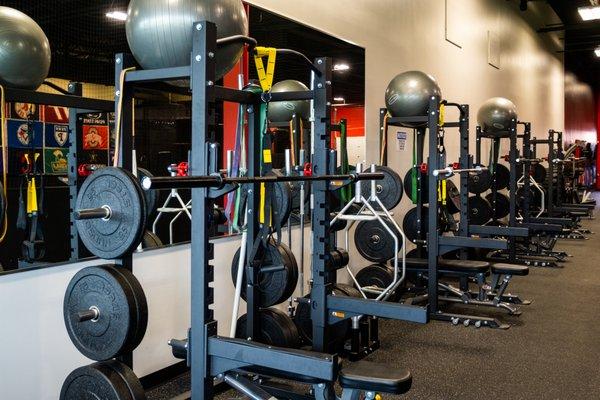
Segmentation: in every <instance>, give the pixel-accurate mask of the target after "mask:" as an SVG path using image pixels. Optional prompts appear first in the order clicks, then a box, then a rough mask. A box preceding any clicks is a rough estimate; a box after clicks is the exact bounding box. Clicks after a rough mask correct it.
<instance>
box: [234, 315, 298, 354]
mask: <svg viewBox="0 0 600 400" xmlns="http://www.w3.org/2000/svg"><path fill="white" fill-rule="evenodd" d="M259 318H260V328H261V334H262V340H260V342H262V343H264V344H268V345H271V346H277V347H287V348H292V349H294V348H298V347H300V341H301V339H300V333H299V332H298V328H297V327H296V324H294V321H292V319H291V318H290V317H289V316H288V315H287V314H286V313H284V312H283V311H280V310H278V309H275V308H263V309H261V310H260V311H259ZM246 323H247V314H244V315H242V316H241V317H240V318H238V320H237V326H236V330H235V337H237V338H240V339H247V332H246Z"/></svg>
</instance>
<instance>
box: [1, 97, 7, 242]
mask: <svg viewBox="0 0 600 400" xmlns="http://www.w3.org/2000/svg"><path fill="white" fill-rule="evenodd" d="M0 139H1V141H2V190H3V192H4V199H5V202H4V207H5V209H4V213H3V214H4V221H0V223H2V227H1V228H0V243H2V242H3V241H4V239H5V238H6V232H7V231H8V215H7V213H6V211H7V209H8V182H7V181H8V133H7V129H6V99H5V97H4V86H2V85H0Z"/></svg>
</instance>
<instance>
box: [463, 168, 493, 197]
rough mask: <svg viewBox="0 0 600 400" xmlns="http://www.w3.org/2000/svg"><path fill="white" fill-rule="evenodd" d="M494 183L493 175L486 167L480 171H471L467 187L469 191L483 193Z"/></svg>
mask: <svg viewBox="0 0 600 400" xmlns="http://www.w3.org/2000/svg"><path fill="white" fill-rule="evenodd" d="M491 185H492V175H491V173H490V171H489V170H487V169H484V170H481V171H480V172H471V173H469V179H468V184H467V187H468V188H469V193H475V194H479V193H483V192H485V191H486V190H489V188H490V187H491Z"/></svg>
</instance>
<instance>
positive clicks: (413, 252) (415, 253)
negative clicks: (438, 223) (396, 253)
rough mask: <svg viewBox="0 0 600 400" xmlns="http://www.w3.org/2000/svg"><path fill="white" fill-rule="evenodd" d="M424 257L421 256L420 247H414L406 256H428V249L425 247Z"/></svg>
mask: <svg viewBox="0 0 600 400" xmlns="http://www.w3.org/2000/svg"><path fill="white" fill-rule="evenodd" d="M422 255H423V257H419V249H417V248H414V249H412V250H410V251H408V252H407V253H406V258H427V249H423V254H422Z"/></svg>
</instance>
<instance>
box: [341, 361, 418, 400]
mask: <svg viewBox="0 0 600 400" xmlns="http://www.w3.org/2000/svg"><path fill="white" fill-rule="evenodd" d="M338 380H339V382H340V386H341V387H342V388H344V389H358V390H364V391H373V392H383V393H392V394H402V393H406V392H408V390H409V389H410V386H411V385H412V375H411V374H410V371H407V370H402V369H397V368H393V367H391V366H389V365H386V364H379V363H374V362H370V361H364V360H363V361H358V362H354V363H351V364H348V365H346V366H345V367H344V368H342V370H341V371H340V374H339V378H338Z"/></svg>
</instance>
